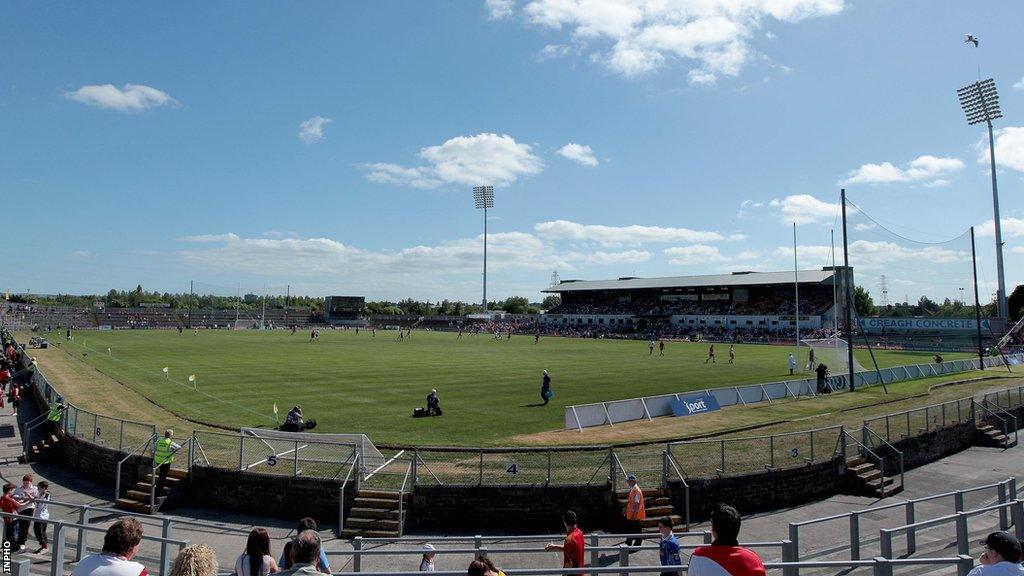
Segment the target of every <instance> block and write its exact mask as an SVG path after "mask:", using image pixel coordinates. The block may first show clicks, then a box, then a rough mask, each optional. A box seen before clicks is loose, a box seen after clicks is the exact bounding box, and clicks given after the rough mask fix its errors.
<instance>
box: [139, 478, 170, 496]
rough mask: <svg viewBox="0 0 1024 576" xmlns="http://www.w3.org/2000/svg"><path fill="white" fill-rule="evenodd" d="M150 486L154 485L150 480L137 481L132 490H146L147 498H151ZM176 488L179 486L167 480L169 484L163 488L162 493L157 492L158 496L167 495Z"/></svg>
mask: <svg viewBox="0 0 1024 576" xmlns="http://www.w3.org/2000/svg"><path fill="white" fill-rule="evenodd" d="M150 486H152V484H150V483H149V482H136V483H135V486H134V487H133V488H132V490H138V491H139V492H145V493H146V498H149V490H150ZM174 488H177V486H175V485H172V484H171V483H170V482H167V485H166V486H164V489H163V490H161V491H160V493H158V494H157V496H167V495H168V494H170V493H171V490H172V489H174Z"/></svg>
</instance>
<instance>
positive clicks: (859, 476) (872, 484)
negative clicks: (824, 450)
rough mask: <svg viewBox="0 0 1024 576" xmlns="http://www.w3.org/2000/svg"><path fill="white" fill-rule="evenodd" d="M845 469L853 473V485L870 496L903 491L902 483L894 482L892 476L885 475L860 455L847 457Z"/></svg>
mask: <svg viewBox="0 0 1024 576" xmlns="http://www.w3.org/2000/svg"><path fill="white" fill-rule="evenodd" d="M846 470H847V472H849V473H851V474H853V477H854V480H853V484H854V486H856V487H859V488H862V489H863V490H864V492H865V493H868V494H871V495H872V496H877V497H879V498H887V497H889V496H892V495H893V494H899V493H900V492H902V491H903V485H902V484H899V483H898V482H896V479H895V478H894V477H892V476H885V475H884V474H882V471H881V470H879V469H878V465H876V464H874V463H872V462H869V461H867V460H866V459H864V458H863V457H862V456H857V457H855V458H850V459H848V460H847V461H846Z"/></svg>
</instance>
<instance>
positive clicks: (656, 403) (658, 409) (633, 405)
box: [565, 354, 1024, 432]
mask: <svg viewBox="0 0 1024 576" xmlns="http://www.w3.org/2000/svg"><path fill="white" fill-rule="evenodd" d="M1005 358H1006V360H1007V361H1008V362H1009V363H1010V364H1011V365H1012V364H1019V363H1021V362H1022V361H1024V354H1012V355H1010V356H1007V357H1005ZM984 362H985V367H986V368H993V367H996V366H1002V365H1004V357H1003V356H996V357H988V358H985V359H984ZM980 366H981V363H980V362H979V360H978V359H977V358H971V359H964V360H949V361H946V362H941V363H929V364H915V365H911V366H897V367H893V368H884V369H881V370H877V371H866V372H858V373H856V374H854V382H855V384H856V387H857V388H863V387H865V386H874V385H877V384H879V383H885V384H890V383H893V382H903V381H906V380H914V379H917V378H927V377H931V376H942V375H944V374H954V373H958V372H967V371H970V370H978V369H979V368H980ZM828 384H829V387H830V388H831V389H833V390H836V391H840V390H849V376H848V375H847V374H841V375H838V374H837V375H835V376H830V377H829V379H828ZM816 393H817V381H816V380H815V379H814V378H804V379H799V380H787V381H785V382H772V383H769V384H750V385H747V386H733V387H728V388H725V387H723V388H709V389H706V390H689V391H686V392H679V393H677V394H660V395H657V396H644V397H640V398H629V399H625V400H611V401H608V402H596V403H593V404H575V405H571V406H566V407H565V429H566V430H579V431H581V432H582V431H583V429H584V428H589V427H593V426H602V425H606V424H607V425H614V424H618V423H620V422H630V421H633V420H644V419H647V420H651V419H653V418H657V417H659V416H669V415H671V414H672V403H673V402H676V401H679V400H690V401H694V400H699V399H700V398H707V397H713V398H714V399H715V400H716V401H717V402H718V405H719V406H723V407H724V406H735V405H737V404H739V405H747V404H755V403H758V402H773V401H775V400H781V399H784V398H797V397H800V396H814V395H815V394H816Z"/></svg>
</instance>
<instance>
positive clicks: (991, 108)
mask: <svg viewBox="0 0 1024 576" xmlns="http://www.w3.org/2000/svg"><path fill="white" fill-rule="evenodd" d="M956 95H957V98H958V99H959V100H960V107H961V108H963V110H964V115H965V116H967V124H968V125H974V124H980V123H982V122H986V121H987V122H991V121H992V120H995V119H996V118H1002V117H1003V112H1002V111H1001V110H1000V109H999V93H998V92H997V91H996V82H995V80H993V79H992V78H989V79H987V80H980V81H978V82H973V83H971V84H968V85H967V86H964V87H963V88H960V89H959V90H957V91H956Z"/></svg>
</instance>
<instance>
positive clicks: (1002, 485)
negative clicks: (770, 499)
mask: <svg viewBox="0 0 1024 576" xmlns="http://www.w3.org/2000/svg"><path fill="white" fill-rule="evenodd" d="M990 490H991V491H993V492H994V493H995V498H996V499H997V500H998V502H999V503H1000V504H1008V503H1012V502H1013V500H1014V499H1015V498H1016V494H1017V481H1016V479H1014V478H1008V479H1006V480H1003V481H1001V482H995V483H992V484H984V485H981V486H975V487H972V488H966V489H963V490H954V491H951V492H943V493H940V494H932V495H930V496H924V497H921V498H915V499H912V500H907V501H905V502H895V503H892V504H883V505H879V506H871V507H868V508H862V509H860V510H852V511H850V512H844V513H842V514H835V515H832V516H824V517H821V518H813V519H810V520H803V521H800V522H790V523H789V540H790V541H791V542H793V545H794V547H795V548H796V559H798V560H799V558H800V541H801V539H800V530H801V528H805V527H807V526H814V525H817V524H823V523H829V522H837V521H847V522H848V524H849V532H848V535H849V539H848V540H847V541H846V542H845V543H844V544H842V545H839V546H835V547H830V548H827V549H824V550H820V551H819V552H818V553H819V554H823V553H824V554H830V553H835V552H839V551H841V550H845V549H849V550H850V559H851V560H859V559H860V557H861V547H862V546H863V545H864V544H868V543H871V542H873V540H872V539H866V538H862V537H861V529H860V518H861V516H862V515H865V514H868V515H870V514H873V513H878V512H882V511H884V510H893V509H897V508H903V509H904V510H905V516H904V518H905V522H906V523H907V526H905V527H907V529H906V530H905V531H906V535H907V549H908V552H910V553H912V552H914V551H916V549H917V544H916V543H917V539H916V529H917V527H918V526H917V525H916V524H915V523H916V522H918V520H917V519H918V514H919V510H918V506H919V505H921V504H924V503H930V502H936V501H940V500H946V499H952V504H953V512H954V514H953V516H955V515H956V514H957V513H960V512H963V511H964V506H965V504H964V502H965V496H967V495H968V494H973V493H978V492H986V491H990ZM1004 512H1005V511H1004ZM1014 525H1015V526H1018V528H1017V529H1018V530H1024V521H1022V522H1021V523H1020V524H1018V523H1017V521H1016V519H1014ZM908 526H909V527H908ZM1000 527H1001V528H1002V529H1006V528H1007V527H1008V521H1007V518H1006V517H1005V515H1003V514H1001V515H1000Z"/></svg>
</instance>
